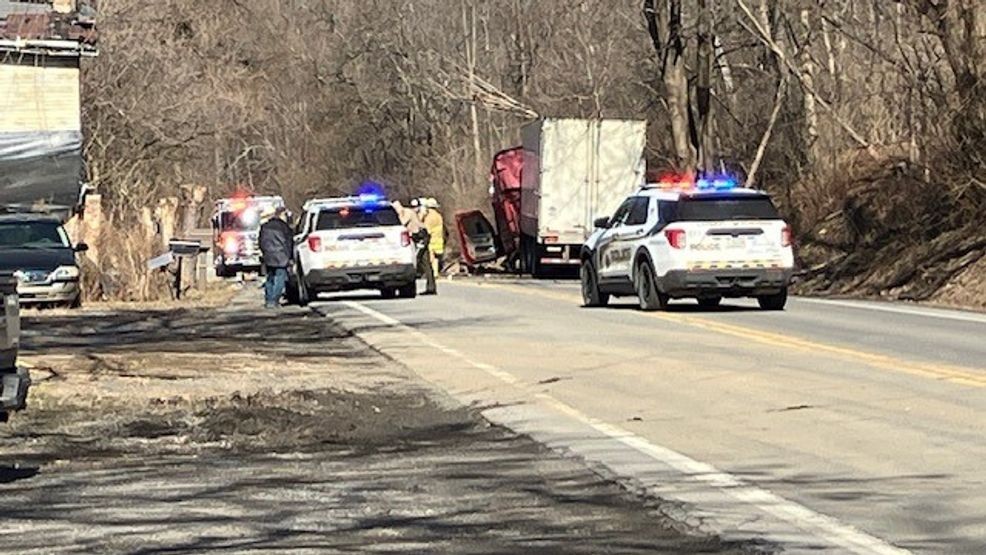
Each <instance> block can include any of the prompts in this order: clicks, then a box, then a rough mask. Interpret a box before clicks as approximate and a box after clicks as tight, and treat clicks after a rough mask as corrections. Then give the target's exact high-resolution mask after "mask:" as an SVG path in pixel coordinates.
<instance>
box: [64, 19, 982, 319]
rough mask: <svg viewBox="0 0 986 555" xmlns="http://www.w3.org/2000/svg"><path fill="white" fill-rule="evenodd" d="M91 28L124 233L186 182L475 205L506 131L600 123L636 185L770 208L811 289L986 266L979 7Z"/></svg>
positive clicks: (104, 178)
mask: <svg viewBox="0 0 986 555" xmlns="http://www.w3.org/2000/svg"><path fill="white" fill-rule="evenodd" d="M101 10H102V13H101V26H102V27H101V36H102V38H101V40H102V43H101V51H102V54H101V56H100V57H99V58H98V59H96V60H93V61H89V62H87V65H86V66H85V68H84V69H85V76H84V79H83V84H84V94H85V98H86V100H85V102H84V104H85V108H84V112H85V113H84V115H83V121H84V124H85V126H86V128H87V137H88V142H87V150H86V152H87V157H88V164H89V172H90V177H91V181H92V182H93V184H94V185H96V186H97V187H98V188H99V189H100V190H101V191H102V192H103V194H104V195H105V198H107V199H108V200H109V202H110V204H111V206H110V208H111V211H112V212H113V213H115V214H116V216H117V217H127V215H128V214H133V213H135V211H136V210H137V209H138V208H139V207H141V206H143V205H145V204H146V203H148V202H150V201H152V200H154V199H156V198H158V197H160V196H163V195H169V194H175V191H176V190H177V189H178V188H179V187H180V186H182V185H188V184H197V185H205V186H207V187H209V189H210V191H212V193H213V194H216V195H218V194H220V193H223V192H226V191H229V190H230V189H232V188H233V187H235V186H237V185H238V184H241V185H244V186H247V187H249V188H252V189H254V190H256V191H257V192H280V193H282V194H284V195H285V197H286V198H288V200H289V202H291V203H295V204H297V203H299V202H300V201H301V200H302V199H303V198H304V197H306V196H309V195H312V194H316V193H317V194H331V193H340V192H347V191H350V190H351V187H352V185H353V184H354V183H358V182H360V181H362V180H365V179H375V180H378V181H381V182H383V183H385V184H387V185H388V187H390V189H391V191H392V192H393V193H394V194H396V195H402V194H408V193H411V192H414V193H426V194H429V195H434V196H436V197H438V198H439V199H441V200H442V201H443V202H444V204H445V206H446V207H448V208H450V209H452V210H454V209H457V208H464V207H474V206H480V207H485V206H486V204H487V196H486V195H487V172H488V168H489V163H490V159H491V156H492V154H493V153H494V152H496V151H497V150H500V149H501V148H504V147H509V146H513V145H515V144H516V143H517V142H518V139H519V133H518V130H519V126H520V125H521V124H523V123H524V122H525V121H528V120H530V119H532V118H534V117H536V116H538V115H546V116H547V115H550V116H583V117H590V116H602V117H622V118H640V119H646V120H647V121H648V122H649V129H650V130H649V133H650V138H649V145H648V154H647V155H648V163H649V166H650V167H651V168H654V169H657V170H661V169H671V168H676V169H679V170H689V169H694V168H696V167H698V168H708V169H713V168H714V169H720V170H721V169H725V170H727V171H732V172H736V173H737V174H739V175H741V176H742V177H744V178H749V180H750V181H751V182H752V183H755V184H757V185H758V186H761V187H764V188H766V189H768V190H770V191H771V192H773V193H774V194H775V195H776V196H777V198H778V199H779V200H780V203H781V204H782V205H783V209H784V211H785V213H786V215H787V216H788V217H789V218H790V220H791V221H792V222H793V223H794V224H795V226H796V228H797V230H798V235H799V237H800V242H801V245H802V249H801V253H802V255H803V256H804V260H803V261H802V264H803V266H804V267H806V268H808V269H809V270H810V275H809V277H810V278H811V279H809V280H808V283H807V284H806V285H805V286H806V287H811V288H814V289H815V290H824V291H832V292H837V291H842V290H851V291H862V292H865V293H884V292H890V293H893V294H895V295H904V296H907V295H911V296H913V297H915V298H926V297H928V296H929V295H931V294H932V293H933V292H934V291H936V290H937V289H939V288H940V286H941V285H942V284H943V283H944V282H945V281H947V280H948V279H951V278H952V277H953V276H954V275H957V274H958V273H959V272H961V271H962V270H964V269H967V268H969V267H971V266H972V265H973V264H975V263H976V261H977V260H980V259H982V257H983V254H984V252H986V232H984V231H983V227H984V225H983V224H984V223H986V216H984V212H983V210H984V208H986V206H984V205H986V201H984V199H986V6H984V5H983V3H982V2H981V0H898V1H890V0H866V1H864V0H814V1H808V0H776V1H774V0H771V1H768V0H697V1H694V2H683V1H682V0H596V1H590V0H583V1H581V2H579V1H562V0H486V1H479V0H362V1H359V2H356V1H345V0H339V1H330V0H290V1H288V0H249V1H242V0H214V1H211V2H200V1H193V0H161V1H158V2H145V1H140V0H105V1H104V2H102V3H101ZM874 261H875V262H876V264H873V262H874ZM943 280H945V281H943ZM984 302H986V301H984Z"/></svg>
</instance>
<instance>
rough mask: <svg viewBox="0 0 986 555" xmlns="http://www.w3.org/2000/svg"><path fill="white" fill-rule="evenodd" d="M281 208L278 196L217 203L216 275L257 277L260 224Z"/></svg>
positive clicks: (214, 223)
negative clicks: (243, 273) (242, 273)
mask: <svg viewBox="0 0 986 555" xmlns="http://www.w3.org/2000/svg"><path fill="white" fill-rule="evenodd" d="M282 206H284V199H282V198H281V197H279V196H266V197H259V196H242V197H233V198H224V199H219V200H218V201H216V206H215V210H214V212H213V215H212V235H213V254H214V260H215V262H214V263H215V267H216V275H217V276H219V277H234V276H236V275H237V274H239V273H241V272H256V273H260V271H261V267H262V264H263V263H262V261H261V257H260V224H261V218H262V216H263V215H264V214H265V213H268V212H270V213H273V212H274V210H275V209H277V208H279V207H282Z"/></svg>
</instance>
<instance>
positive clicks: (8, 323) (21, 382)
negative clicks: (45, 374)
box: [0, 270, 31, 422]
mask: <svg viewBox="0 0 986 555" xmlns="http://www.w3.org/2000/svg"><path fill="white" fill-rule="evenodd" d="M19 311H20V307H19V303H18V299H17V278H16V277H14V274H13V273H12V272H5V271H2V270H0V422H6V421H7V418H8V416H9V415H10V413H11V412H14V411H18V410H21V409H23V408H24V406H25V404H26V403H27V390H28V388H29V387H30V385H31V378H30V376H29V375H28V372H27V370H25V369H23V368H18V367H17V350H18V343H19V339H20V315H19Z"/></svg>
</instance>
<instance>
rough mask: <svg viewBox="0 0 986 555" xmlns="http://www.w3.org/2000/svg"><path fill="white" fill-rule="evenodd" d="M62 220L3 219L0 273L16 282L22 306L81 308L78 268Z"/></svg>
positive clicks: (81, 246) (23, 216)
mask: <svg viewBox="0 0 986 555" xmlns="http://www.w3.org/2000/svg"><path fill="white" fill-rule="evenodd" d="M87 249H88V247H87V246H86V245H85V243H80V244H79V245H76V246H73V245H72V244H71V242H70V241H69V237H68V234H67V233H66V232H65V228H63V227H62V224H61V222H60V221H59V220H57V219H55V218H52V217H49V216H45V215H40V214H11V215H4V216H0V271H5V272H11V273H13V275H14V276H15V277H16V278H17V295H18V297H19V301H20V304H21V305H46V306H66V307H71V308H76V307H78V306H80V305H81V304H82V288H81V286H80V285H79V277H80V271H79V264H78V262H77V261H76V258H75V253H77V252H82V251H85V250H87Z"/></svg>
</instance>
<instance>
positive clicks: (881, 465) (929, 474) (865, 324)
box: [315, 280, 986, 554]
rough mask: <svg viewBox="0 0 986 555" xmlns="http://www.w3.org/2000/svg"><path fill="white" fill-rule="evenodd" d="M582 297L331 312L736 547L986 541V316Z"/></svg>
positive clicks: (499, 417) (807, 303) (843, 548)
mask: <svg viewBox="0 0 986 555" xmlns="http://www.w3.org/2000/svg"><path fill="white" fill-rule="evenodd" d="M618 302H619V301H618ZM579 305H580V303H579V299H578V288H577V284H574V283H570V282H532V281H509V280H488V281H463V282H452V283H448V282H443V283H441V286H440V295H439V296H437V297H425V298H419V299H415V300H413V301H406V300H398V301H383V300H379V299H378V298H377V297H376V296H375V295H373V294H367V295H350V296H345V297H340V298H335V299H332V300H330V301H327V302H320V303H318V304H317V305H316V306H315V310H316V311H318V312H319V313H321V314H324V315H327V316H329V317H331V318H333V319H335V320H337V321H339V322H340V323H342V324H343V325H344V326H347V327H349V328H350V329H352V330H353V331H354V332H356V333H357V334H359V335H360V336H361V337H363V338H364V339H365V340H366V341H368V342H369V343H370V344H372V345H374V346H375V347H376V348H378V349H379V350H381V351H382V352H384V353H385V354H388V355H391V356H393V357H395V358H398V359H400V360H401V361H402V362H404V363H405V364H406V365H407V366H409V367H410V368H412V369H414V370H415V371H417V372H418V373H419V374H421V375H422V376H424V377H425V378H426V379H428V380H430V381H432V382H433V383H435V384H436V385H438V386H440V387H442V388H444V389H445V390H447V391H448V392H450V393H451V394H452V395H454V396H456V397H458V398H459V399H460V400H462V401H464V402H467V403H473V404H479V405H481V406H484V407H487V408H486V410H485V412H484V415H485V416H486V417H487V418H489V419H490V420H493V421H494V422H497V423H501V424H504V425H506V426H508V427H511V428H513V429H514V430H516V431H519V432H522V433H527V434H530V435H531V436H532V437H534V438H535V439H537V440H539V441H541V442H542V443H544V444H547V445H548V446H550V447H552V448H555V449H558V450H560V451H563V452H566V453H569V454H572V455H575V456H579V457H583V458H585V459H587V460H588V461H590V462H591V463H593V464H595V465H597V467H598V468H599V469H600V472H603V473H607V474H611V475H615V476H616V477H618V478H620V479H623V480H624V481H625V483H626V484H627V487H631V488H639V489H640V490H642V491H645V492H647V493H649V494H651V495H654V496H657V497H661V498H663V499H666V500H669V501H674V502H677V503H678V504H677V505H676V506H677V507H678V510H677V512H676V518H678V519H680V520H682V521H685V522H688V523H689V524H691V525H697V526H699V527H700V528H707V529H708V530H710V531H713V532H716V533H720V534H722V535H723V536H724V537H725V538H726V539H750V538H759V539H763V540H765V541H769V542H777V543H779V544H781V545H782V546H783V547H784V548H785V550H786V551H788V552H813V553H817V552H830V553H850V552H855V553H901V552H908V551H910V552H915V553H976V554H980V553H986V464H984V461H986V440H984V433H983V430H984V428H986V427H984V424H983V423H984V422H986V316H984V315H979V314H972V313H964V312H955V311H944V310H934V309H926V308H918V307H911V306H900V305H885V304H879V303H857V302H849V301H835V302H825V301H815V300H810V299H794V300H792V302H791V303H790V305H789V307H788V310H787V311H785V312H783V313H768V312H761V311H759V310H755V309H754V305H753V304H751V303H748V302H745V301H736V302H728V301H727V303H726V305H725V306H724V307H723V308H721V309H720V310H716V311H702V310H699V309H698V308H697V307H696V306H695V305H694V304H693V303H690V302H684V301H683V302H681V303H679V304H678V305H672V306H673V308H672V309H671V310H670V311H668V312H662V313H649V314H645V313H641V312H638V311H636V310H635V309H634V308H633V306H632V304H630V303H629V302H628V303H626V304H623V303H620V304H618V306H614V307H611V308H607V309H584V308H581V307H580V306H579Z"/></svg>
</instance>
